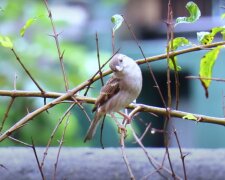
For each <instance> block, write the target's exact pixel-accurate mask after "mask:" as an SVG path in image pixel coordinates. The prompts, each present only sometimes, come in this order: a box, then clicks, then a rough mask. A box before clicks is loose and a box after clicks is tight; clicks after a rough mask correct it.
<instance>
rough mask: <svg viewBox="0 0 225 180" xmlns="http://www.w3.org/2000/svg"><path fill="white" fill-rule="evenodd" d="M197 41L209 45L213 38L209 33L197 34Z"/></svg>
mask: <svg viewBox="0 0 225 180" xmlns="http://www.w3.org/2000/svg"><path fill="white" fill-rule="evenodd" d="M197 39H198V42H199V43H200V44H210V43H211V42H212V41H213V39H214V37H213V36H212V35H211V33H210V32H197Z"/></svg>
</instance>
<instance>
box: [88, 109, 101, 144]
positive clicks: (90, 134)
mask: <svg viewBox="0 0 225 180" xmlns="http://www.w3.org/2000/svg"><path fill="white" fill-rule="evenodd" d="M101 117H102V114H100V113H97V112H96V114H95V117H94V119H93V120H92V121H91V125H90V127H89V129H88V131H87V134H86V136H85V138H84V142H86V141H87V140H91V139H92V138H93V136H94V135H95V132H96V129H97V127H98V124H99V121H100V119H101Z"/></svg>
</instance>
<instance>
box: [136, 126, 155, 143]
mask: <svg viewBox="0 0 225 180" xmlns="http://www.w3.org/2000/svg"><path fill="white" fill-rule="evenodd" d="M151 125H152V123H149V124H148V126H147V127H146V128H145V131H144V132H143V133H142V135H141V137H140V138H139V139H140V141H142V140H143V138H144V137H145V135H146V134H147V132H148V131H149V129H150V128H151Z"/></svg>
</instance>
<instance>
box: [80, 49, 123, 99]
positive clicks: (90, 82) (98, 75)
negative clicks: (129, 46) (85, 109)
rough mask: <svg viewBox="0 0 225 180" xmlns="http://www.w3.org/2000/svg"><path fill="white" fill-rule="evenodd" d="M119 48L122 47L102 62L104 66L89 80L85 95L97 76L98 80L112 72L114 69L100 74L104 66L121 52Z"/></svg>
mask: <svg viewBox="0 0 225 180" xmlns="http://www.w3.org/2000/svg"><path fill="white" fill-rule="evenodd" d="M119 50H120V49H118V50H117V51H116V52H115V53H114V54H113V55H112V56H111V57H110V58H109V59H108V60H107V61H106V62H105V63H104V64H102V66H101V67H100V68H99V69H98V71H97V72H96V73H95V74H94V75H93V76H92V77H91V78H90V79H89V80H88V81H89V84H88V86H87V89H86V91H85V93H84V96H86V95H87V93H88V91H89V89H90V86H91V84H92V83H93V82H94V81H95V78H97V79H96V80H98V79H100V78H101V77H104V76H105V75H107V74H110V73H111V72H112V71H110V70H109V71H108V72H105V73H103V74H102V76H101V75H100V71H101V70H102V68H104V67H105V65H106V64H107V63H108V62H109V61H110V60H111V59H112V58H113V57H114V56H115V55H116V54H117V53H118V52H119Z"/></svg>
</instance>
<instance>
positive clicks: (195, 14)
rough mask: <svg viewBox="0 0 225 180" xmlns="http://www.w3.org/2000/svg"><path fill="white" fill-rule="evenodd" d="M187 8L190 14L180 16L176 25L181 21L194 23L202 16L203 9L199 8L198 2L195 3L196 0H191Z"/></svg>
mask: <svg viewBox="0 0 225 180" xmlns="http://www.w3.org/2000/svg"><path fill="white" fill-rule="evenodd" d="M185 7H186V9H187V10H188V12H189V14H190V16H189V17H178V18H177V19H176V24H175V26H176V25H178V24H180V23H193V22H195V21H197V20H198V19H199V18H200V16H201V11H200V9H199V8H198V6H197V4H195V3H194V2H192V1H190V2H188V3H187V4H186V6H185Z"/></svg>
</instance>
